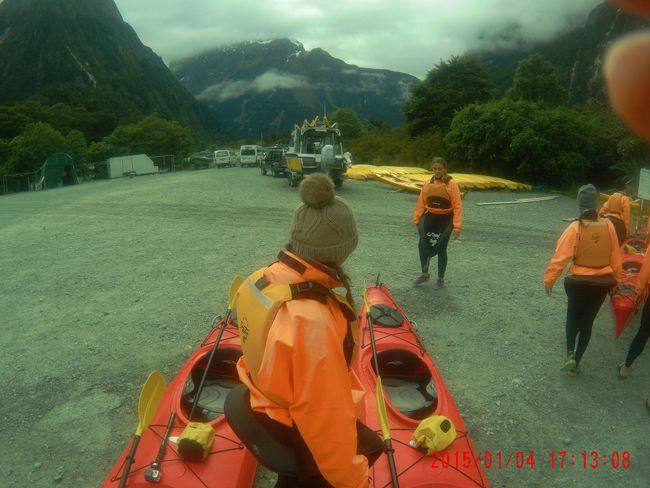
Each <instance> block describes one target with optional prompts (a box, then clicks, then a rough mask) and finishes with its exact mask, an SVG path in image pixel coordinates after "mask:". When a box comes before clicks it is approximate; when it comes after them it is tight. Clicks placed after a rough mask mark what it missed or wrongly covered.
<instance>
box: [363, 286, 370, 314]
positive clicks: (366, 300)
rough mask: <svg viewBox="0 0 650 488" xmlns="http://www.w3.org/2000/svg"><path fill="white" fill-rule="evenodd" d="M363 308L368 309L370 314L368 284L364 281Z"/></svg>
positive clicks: (367, 311)
mask: <svg viewBox="0 0 650 488" xmlns="http://www.w3.org/2000/svg"><path fill="white" fill-rule="evenodd" d="M363 306H364V307H365V308H366V313H367V314H368V313H370V305H369V304H368V284H367V283H366V280H363Z"/></svg>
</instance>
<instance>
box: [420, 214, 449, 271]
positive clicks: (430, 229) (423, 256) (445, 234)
mask: <svg viewBox="0 0 650 488" xmlns="http://www.w3.org/2000/svg"><path fill="white" fill-rule="evenodd" d="M453 218H454V216H453V214H443V215H436V214H432V213H429V212H426V213H425V214H424V215H423V216H422V219H421V220H420V223H419V225H418V231H419V232H420V240H419V241H418V251H419V252H420V267H421V269H422V272H423V273H428V272H429V263H430V262H431V258H432V257H433V256H435V255H436V254H437V255H438V278H444V277H445V271H446V270H447V245H448V244H449V238H450V237H451V231H452V229H453Z"/></svg>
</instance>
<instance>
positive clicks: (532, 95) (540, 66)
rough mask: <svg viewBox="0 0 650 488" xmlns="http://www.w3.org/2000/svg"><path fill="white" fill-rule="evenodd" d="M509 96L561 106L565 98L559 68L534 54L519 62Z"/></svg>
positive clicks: (539, 55)
mask: <svg viewBox="0 0 650 488" xmlns="http://www.w3.org/2000/svg"><path fill="white" fill-rule="evenodd" d="M508 96H509V97H511V98H513V99H515V100H518V99H521V100H529V101H531V102H538V103H547V104H549V105H560V104H562V103H563V101H564V97H565V95H564V91H563V90H562V87H561V86H560V82H559V81H558V72H557V68H556V67H555V65H554V64H553V63H551V62H550V61H549V60H548V59H546V58H545V57H544V56H542V55H541V54H532V55H530V56H528V57H527V58H526V59H523V60H522V61H520V62H519V64H518V65H517V69H516V70H515V74H514V79H513V84H512V88H511V89H510V90H509V91H508Z"/></svg>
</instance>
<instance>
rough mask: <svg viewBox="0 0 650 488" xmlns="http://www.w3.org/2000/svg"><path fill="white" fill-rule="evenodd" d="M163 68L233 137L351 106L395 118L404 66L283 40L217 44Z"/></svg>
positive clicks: (370, 115) (402, 96)
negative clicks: (350, 59) (372, 63)
mask: <svg viewBox="0 0 650 488" xmlns="http://www.w3.org/2000/svg"><path fill="white" fill-rule="evenodd" d="M170 69H171V70H172V72H173V73H174V75H175V76H176V77H177V78H178V80H180V82H181V83H182V84H183V86H185V87H186V88H187V89H188V90H189V91H190V92H191V93H192V94H193V95H194V96H195V97H196V98H197V99H198V100H200V101H203V102H206V103H207V104H208V105H209V106H211V107H213V108H214V109H215V110H217V111H218V113H219V115H220V117H221V119H222V120H223V121H224V122H225V123H227V124H228V125H229V126H230V127H232V128H233V130H235V131H236V132H238V133H239V134H240V135H241V136H244V137H248V138H250V139H256V138H258V137H259V136H260V135H261V134H267V133H269V132H271V133H278V132H282V131H284V130H287V129H289V128H291V127H292V126H293V124H296V123H300V122H302V121H303V120H304V119H307V118H309V119H311V118H313V117H314V115H321V116H322V115H323V112H324V111H326V112H327V113H328V114H331V113H333V112H334V111H335V110H336V109H338V108H351V109H352V110H354V111H355V112H356V114H357V115H358V116H359V118H360V119H362V120H363V119H382V120H384V121H386V122H388V123H389V124H391V125H399V124H401V123H402V122H403V120H404V119H403V115H402V112H401V110H402V106H403V105H404V102H405V101H406V100H407V98H408V96H409V89H408V88H409V86H410V85H412V84H413V83H416V82H418V81H419V80H418V79H417V78H416V77H414V76H411V75H408V74H405V73H398V72H395V71H389V70H383V69H369V68H360V67H358V66H355V65H351V64H347V63H345V62H344V61H342V60H340V59H337V58H334V57H333V56H331V55H330V54H329V53H327V52H326V51H324V50H322V49H318V48H317V49H312V50H310V51H305V48H304V47H303V45H302V44H301V43H300V42H298V41H294V40H290V39H273V40H270V41H256V42H244V43H239V44H232V45H227V46H223V47H218V48H215V49H213V50H210V51H207V52H204V53H202V54H200V55H197V56H193V57H190V58H186V59H183V60H180V61H176V62H173V63H172V64H171V66H170Z"/></svg>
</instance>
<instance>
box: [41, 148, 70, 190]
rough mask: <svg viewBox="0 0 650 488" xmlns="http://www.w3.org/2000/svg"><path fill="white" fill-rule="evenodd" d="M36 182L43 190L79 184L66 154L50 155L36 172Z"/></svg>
mask: <svg viewBox="0 0 650 488" xmlns="http://www.w3.org/2000/svg"><path fill="white" fill-rule="evenodd" d="M36 181H38V182H41V183H42V188H43V190H48V189H50V188H58V187H59V186H69V185H77V184H79V178H77V171H76V169H75V167H74V161H73V160H72V158H71V157H70V156H68V155H67V154H66V153H55V154H52V155H51V156H50V157H49V158H47V161H45V163H44V164H43V166H41V169H39V170H38V174H37V178H36Z"/></svg>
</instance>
